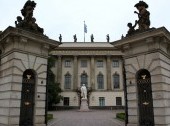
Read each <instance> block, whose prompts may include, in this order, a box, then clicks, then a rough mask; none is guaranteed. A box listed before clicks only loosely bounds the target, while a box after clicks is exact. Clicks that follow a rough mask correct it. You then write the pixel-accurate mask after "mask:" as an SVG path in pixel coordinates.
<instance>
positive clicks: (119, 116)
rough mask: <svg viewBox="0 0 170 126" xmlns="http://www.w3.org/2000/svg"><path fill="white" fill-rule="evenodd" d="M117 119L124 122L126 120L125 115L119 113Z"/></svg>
mask: <svg viewBox="0 0 170 126" xmlns="http://www.w3.org/2000/svg"><path fill="white" fill-rule="evenodd" d="M116 118H117V119H120V120H122V121H124V120H125V113H117V114H116Z"/></svg>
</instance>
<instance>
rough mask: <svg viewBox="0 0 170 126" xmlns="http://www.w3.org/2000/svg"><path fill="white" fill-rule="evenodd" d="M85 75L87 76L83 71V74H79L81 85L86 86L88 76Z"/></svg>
mask: <svg viewBox="0 0 170 126" xmlns="http://www.w3.org/2000/svg"><path fill="white" fill-rule="evenodd" d="M87 77H88V76H87V74H86V73H83V74H82V75H81V86H82V85H83V84H85V86H86V87H87V86H88V78H87Z"/></svg>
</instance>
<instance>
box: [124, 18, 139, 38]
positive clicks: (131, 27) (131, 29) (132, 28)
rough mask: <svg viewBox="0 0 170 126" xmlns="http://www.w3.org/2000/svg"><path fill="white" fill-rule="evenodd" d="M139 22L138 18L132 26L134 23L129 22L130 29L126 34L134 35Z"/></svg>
mask: <svg viewBox="0 0 170 126" xmlns="http://www.w3.org/2000/svg"><path fill="white" fill-rule="evenodd" d="M137 23H138V21H137V20H136V21H135V24H134V25H133V26H132V23H130V22H129V23H128V24H127V26H128V27H129V30H128V32H127V35H126V36H130V35H133V34H134V33H135V32H136V30H135V27H136V25H137Z"/></svg>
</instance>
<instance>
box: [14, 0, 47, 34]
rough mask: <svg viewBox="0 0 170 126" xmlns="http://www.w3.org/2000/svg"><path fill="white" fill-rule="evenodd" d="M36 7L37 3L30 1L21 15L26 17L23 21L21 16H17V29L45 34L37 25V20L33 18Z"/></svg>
mask: <svg viewBox="0 0 170 126" xmlns="http://www.w3.org/2000/svg"><path fill="white" fill-rule="evenodd" d="M35 7H36V3H35V2H34V1H31V0H28V1H27V2H26V3H25V5H24V7H23V9H22V10H21V14H22V16H23V17H24V19H22V17H21V16H17V21H15V26H16V27H17V28H22V29H25V30H29V31H33V32H36V33H41V34H43V32H44V30H43V28H40V27H39V26H38V24H37V23H36V19H35V18H34V17H33V11H34V8H35Z"/></svg>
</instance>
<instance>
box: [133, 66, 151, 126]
mask: <svg viewBox="0 0 170 126" xmlns="http://www.w3.org/2000/svg"><path fill="white" fill-rule="evenodd" d="M136 79H137V89H138V112H139V125H140V126H154V114H153V99H152V87H151V76H150V73H149V71H148V70H146V69H141V70H139V71H138V72H137V74H136Z"/></svg>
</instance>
